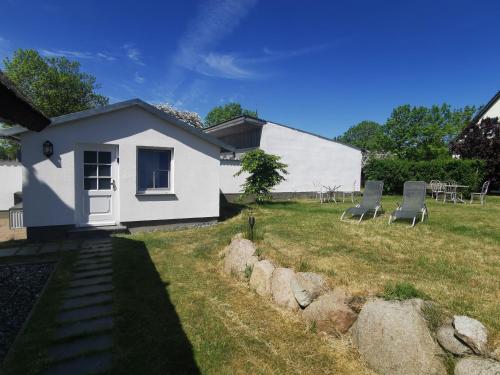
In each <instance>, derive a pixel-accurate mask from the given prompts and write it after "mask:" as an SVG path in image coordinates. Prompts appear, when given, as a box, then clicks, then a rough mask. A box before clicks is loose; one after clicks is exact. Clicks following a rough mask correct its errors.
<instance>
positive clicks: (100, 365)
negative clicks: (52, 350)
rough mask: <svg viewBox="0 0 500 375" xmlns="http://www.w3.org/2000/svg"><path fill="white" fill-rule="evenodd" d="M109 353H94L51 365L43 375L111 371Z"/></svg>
mask: <svg viewBox="0 0 500 375" xmlns="http://www.w3.org/2000/svg"><path fill="white" fill-rule="evenodd" d="M111 364H112V355H111V352H103V353H95V354H92V355H88V356H84V357H77V358H75V359H71V360H68V361H64V362H59V363H56V364H53V365H52V366H51V367H49V368H48V369H47V370H45V371H44V372H43V374H44V375H67V374H71V375H87V374H94V373H98V372H104V371H108V370H109V369H111Z"/></svg>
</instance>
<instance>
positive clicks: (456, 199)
mask: <svg viewBox="0 0 500 375" xmlns="http://www.w3.org/2000/svg"><path fill="white" fill-rule="evenodd" d="M445 187H448V188H453V189H454V190H455V194H454V195H453V198H452V201H453V203H457V202H461V203H465V201H464V200H463V196H462V194H460V197H459V196H458V194H457V190H460V189H467V188H468V187H469V185H458V184H446V185H445ZM444 201H446V194H445V195H444Z"/></svg>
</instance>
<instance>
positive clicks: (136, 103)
mask: <svg viewBox="0 0 500 375" xmlns="http://www.w3.org/2000/svg"><path fill="white" fill-rule="evenodd" d="M129 107H139V108H141V109H143V110H145V111H146V112H149V113H151V114H152V115H154V116H157V117H159V118H161V119H163V120H165V121H168V122H169V123H170V124H172V125H175V126H178V127H179V128H181V129H183V130H185V131H187V132H188V133H191V134H193V135H195V136H197V137H199V138H201V139H203V140H205V141H207V142H209V143H212V144H214V145H217V146H219V147H221V148H223V149H226V150H229V151H234V147H232V146H230V145H228V144H226V143H224V142H222V141H221V140H219V139H217V138H216V137H213V136H211V135H209V134H206V133H204V132H203V131H202V130H200V129H198V128H195V127H194V126H191V125H189V124H187V123H186V122H184V121H182V120H179V119H178V118H177V117H175V116H173V115H171V114H168V113H166V112H163V111H161V110H159V109H158V108H156V107H155V106H152V105H151V104H148V103H146V102H144V101H142V100H140V99H131V100H126V101H123V102H119V103H114V104H110V105H106V106H103V107H98V108H92V109H88V110H86V111H81V112H74V113H70V114H67V115H63V116H58V117H53V118H51V124H50V125H49V126H48V128H51V127H53V126H57V125H60V124H65V123H68V122H71V121H76V120H81V119H84V118H87V117H92V116H97V115H101V114H104V113H110V112H114V111H119V110H121V109H125V108H129ZM27 131H29V129H26V128H24V127H22V126H14V127H12V128H5V129H0V137H15V136H17V135H19V134H22V133H25V132H27Z"/></svg>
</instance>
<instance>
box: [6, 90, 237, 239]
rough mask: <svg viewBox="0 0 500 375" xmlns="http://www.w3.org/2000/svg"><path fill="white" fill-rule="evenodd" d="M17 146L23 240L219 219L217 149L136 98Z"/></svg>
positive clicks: (11, 132) (60, 121) (26, 136)
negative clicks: (95, 229) (25, 236)
mask: <svg viewBox="0 0 500 375" xmlns="http://www.w3.org/2000/svg"><path fill="white" fill-rule="evenodd" d="M1 135H4V136H6V135H7V136H9V137H15V138H18V139H20V142H21V150H22V164H23V166H24V178H23V200H24V224H25V226H26V227H27V230H28V238H30V239H39V238H45V237H47V236H49V237H51V238H53V237H55V236H57V235H58V234H59V235H62V234H64V233H66V232H67V231H68V230H74V228H75V227H89V226H90V227H96V226H97V227H101V226H118V225H120V224H121V225H124V226H126V227H129V228H132V227H138V226H147V225H163V224H171V223H177V222H207V221H212V220H215V219H217V218H218V216H219V169H220V160H219V158H220V154H221V150H224V151H232V150H233V148H232V147H230V146H227V145H225V144H224V143H223V142H222V141H220V140H218V139H217V138H215V137H213V136H211V135H209V134H205V133H204V132H202V131H201V130H199V129H196V128H194V127H192V126H190V125H187V124H186V123H184V122H182V121H180V120H178V119H177V118H175V117H174V116H172V115H169V114H167V113H165V112H163V111H160V110H158V109H157V108H155V107H153V106H151V105H149V104H147V103H145V102H143V101H141V100H138V99H134V100H129V101H125V102H121V103H116V104H112V105H108V106H105V107H101V108H97V109H91V110H87V111H83V112H77V113H72V114H69V115H64V116H60V117H56V118H53V119H52V124H51V125H50V126H49V127H47V128H46V129H44V130H43V131H41V132H39V133H36V132H32V131H29V130H27V129H25V128H23V127H20V126H17V127H15V128H11V129H8V130H7V129H6V130H0V136H1Z"/></svg>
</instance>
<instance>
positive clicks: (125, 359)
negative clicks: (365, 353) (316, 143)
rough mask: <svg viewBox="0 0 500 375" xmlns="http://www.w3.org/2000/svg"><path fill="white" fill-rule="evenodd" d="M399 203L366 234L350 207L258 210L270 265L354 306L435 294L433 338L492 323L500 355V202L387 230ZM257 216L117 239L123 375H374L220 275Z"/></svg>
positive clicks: (47, 310)
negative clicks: (346, 213)
mask: <svg viewBox="0 0 500 375" xmlns="http://www.w3.org/2000/svg"><path fill="white" fill-rule="evenodd" d="M396 201H401V198H400V197H384V198H383V205H384V208H385V210H386V212H387V213H386V214H384V215H381V216H379V217H377V218H376V219H369V220H363V222H362V223H361V224H359V225H358V224H355V223H354V222H340V221H339V218H340V215H341V214H342V212H343V210H344V209H345V208H347V207H349V204H348V203H345V204H342V203H340V204H337V205H335V204H319V203H318V202H315V201H297V202H274V203H269V204H264V205H261V206H252V211H253V214H254V216H255V218H256V231H257V233H258V234H259V235H258V236H257V237H256V238H255V242H256V245H257V248H258V249H259V254H260V255H261V256H263V257H264V258H266V259H270V260H272V261H274V262H276V263H278V264H280V265H282V266H289V267H293V268H294V269H295V270H297V271H311V272H319V273H322V274H324V275H325V276H326V277H327V278H328V284H329V285H331V286H332V287H335V286H340V287H342V288H345V289H347V290H348V291H349V292H350V293H352V294H353V295H358V296H376V295H385V296H386V297H390V298H397V299H405V298H411V297H415V296H423V295H425V296H426V297H427V298H428V299H430V300H431V301H433V302H434V303H433V304H430V305H426V306H425V308H424V317H425V318H426V320H427V322H428V324H429V327H430V328H431V329H432V330H435V329H436V328H437V327H438V326H439V325H440V324H441V322H442V321H444V319H445V318H446V317H447V316H449V315H450V314H452V313H458V314H466V315H469V316H471V317H474V318H476V319H479V320H480V321H482V322H483V323H484V324H485V325H486V326H487V327H488V329H489V332H490V342H491V344H492V345H493V346H494V347H495V346H498V345H499V344H500V305H499V304H498V301H499V300H500V253H499V251H498V250H499V248H500V223H499V221H498V218H499V217H500V197H488V201H487V203H486V205H485V206H483V207H481V206H480V205H473V206H471V205H453V204H446V205H445V204H443V203H441V202H435V201H433V200H428V202H427V203H428V207H429V210H430V220H429V221H426V222H424V223H418V224H417V225H416V226H415V227H414V228H412V229H410V228H408V226H409V223H408V222H396V223H395V224H392V225H390V226H389V225H388V224H387V219H388V213H390V212H391V211H392V210H393V209H394V208H395V206H396V205H395V203H396ZM233 213H234V211H233ZM247 217H248V214H247V211H246V210H244V211H242V212H241V213H240V214H237V215H236V216H234V217H232V218H228V219H227V220H226V221H224V222H221V223H219V224H217V225H215V226H211V227H205V228H197V229H187V230H179V231H171V232H150V233H139V234H135V235H129V236H119V237H116V238H115V239H114V249H115V251H114V255H113V262H114V284H115V302H114V309H115V313H116V318H115V329H114V331H113V335H114V343H115V345H114V348H113V355H114V369H113V373H114V374H115V373H116V374H130V373H147V374H165V373H188V372H191V373H197V372H200V373H206V374H247V373H252V374H268V373H297V374H299V373H306V372H317V373H325V372H327V373H336V374H358V373H370V371H369V370H368V369H367V368H366V367H365V366H364V364H363V363H362V362H361V361H360V360H359V358H358V354H357V353H356V351H355V350H354V349H353V348H352V346H351V345H350V343H349V341H348V340H346V339H345V338H342V337H341V338H330V337H324V336H323V335H318V334H317V333H316V327H315V326H308V325H306V324H305V323H304V322H303V321H301V320H300V319H299V318H298V317H297V316H296V315H294V314H291V313H287V312H284V311H282V310H280V309H278V308H276V307H275V306H274V305H273V304H272V303H271V302H270V301H268V300H267V299H264V298H261V297H259V296H258V295H256V294H255V293H253V292H252V291H250V290H249V288H248V285H247V283H246V282H241V281H236V280H235V279H234V278H232V277H231V276H230V275H225V274H223V273H222V272H221V264H222V261H221V259H220V257H219V255H218V254H219V252H220V251H221V250H222V249H223V248H224V247H225V246H227V245H228V243H229V241H230V239H231V237H232V236H233V235H235V234H236V233H238V232H242V231H245V226H246V220H247ZM388 285H391V288H388V289H386V286H388ZM54 288H55V287H54ZM55 290H56V289H54V290H52V291H51V292H50V293H48V294H47V295H46V296H44V298H43V299H42V304H41V305H40V306H41V307H40V308H38V309H37V311H36V313H35V315H34V320H33V322H35V323H32V324H30V325H29V327H28V330H27V331H26V334H25V335H24V336H25V337H24V338H22V341H20V342H23V343H24V344H23V345H26V346H25V347H21V348H20V349H18V353H17V354H16V356H15V357H14V358H15V361H18V363H17V364H16V366H12V363H11V366H10V367H9V368H11V369H14V368H15V369H16V370H18V371H17V373H29V372H27V371H24V370H26V369H27V368H29V363H30V361H31V363H37V360H33V359H32V358H33V355H32V354H31V353H35V354H34V357H35V358H42V357H43V353H44V345H46V338H44V337H43V335H42V334H41V333H44V332H45V334H48V333H49V331H48V330H47V329H48V328H47V329H44V327H48V325H47V324H46V321H47V320H48V319H49V318H50V317H52V316H53V314H54V313H55V311H56V309H55V307H54V306H57V301H56V299H55V297H54V295H56V294H55V293H56V292H55ZM41 314H42V315H43V314H46V316H42V315H41ZM37 325H39V326H40V328H38V327H37ZM23 361H24V363H22V362H23ZM39 361H41V362H42V363H43V360H42V359H39ZM448 362H450V363H449V367H450V369H452V365H453V361H451V360H450V361H448ZM38 367H40V366H38ZM450 371H451V370H450ZM11 373H16V372H15V371H11Z"/></svg>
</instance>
